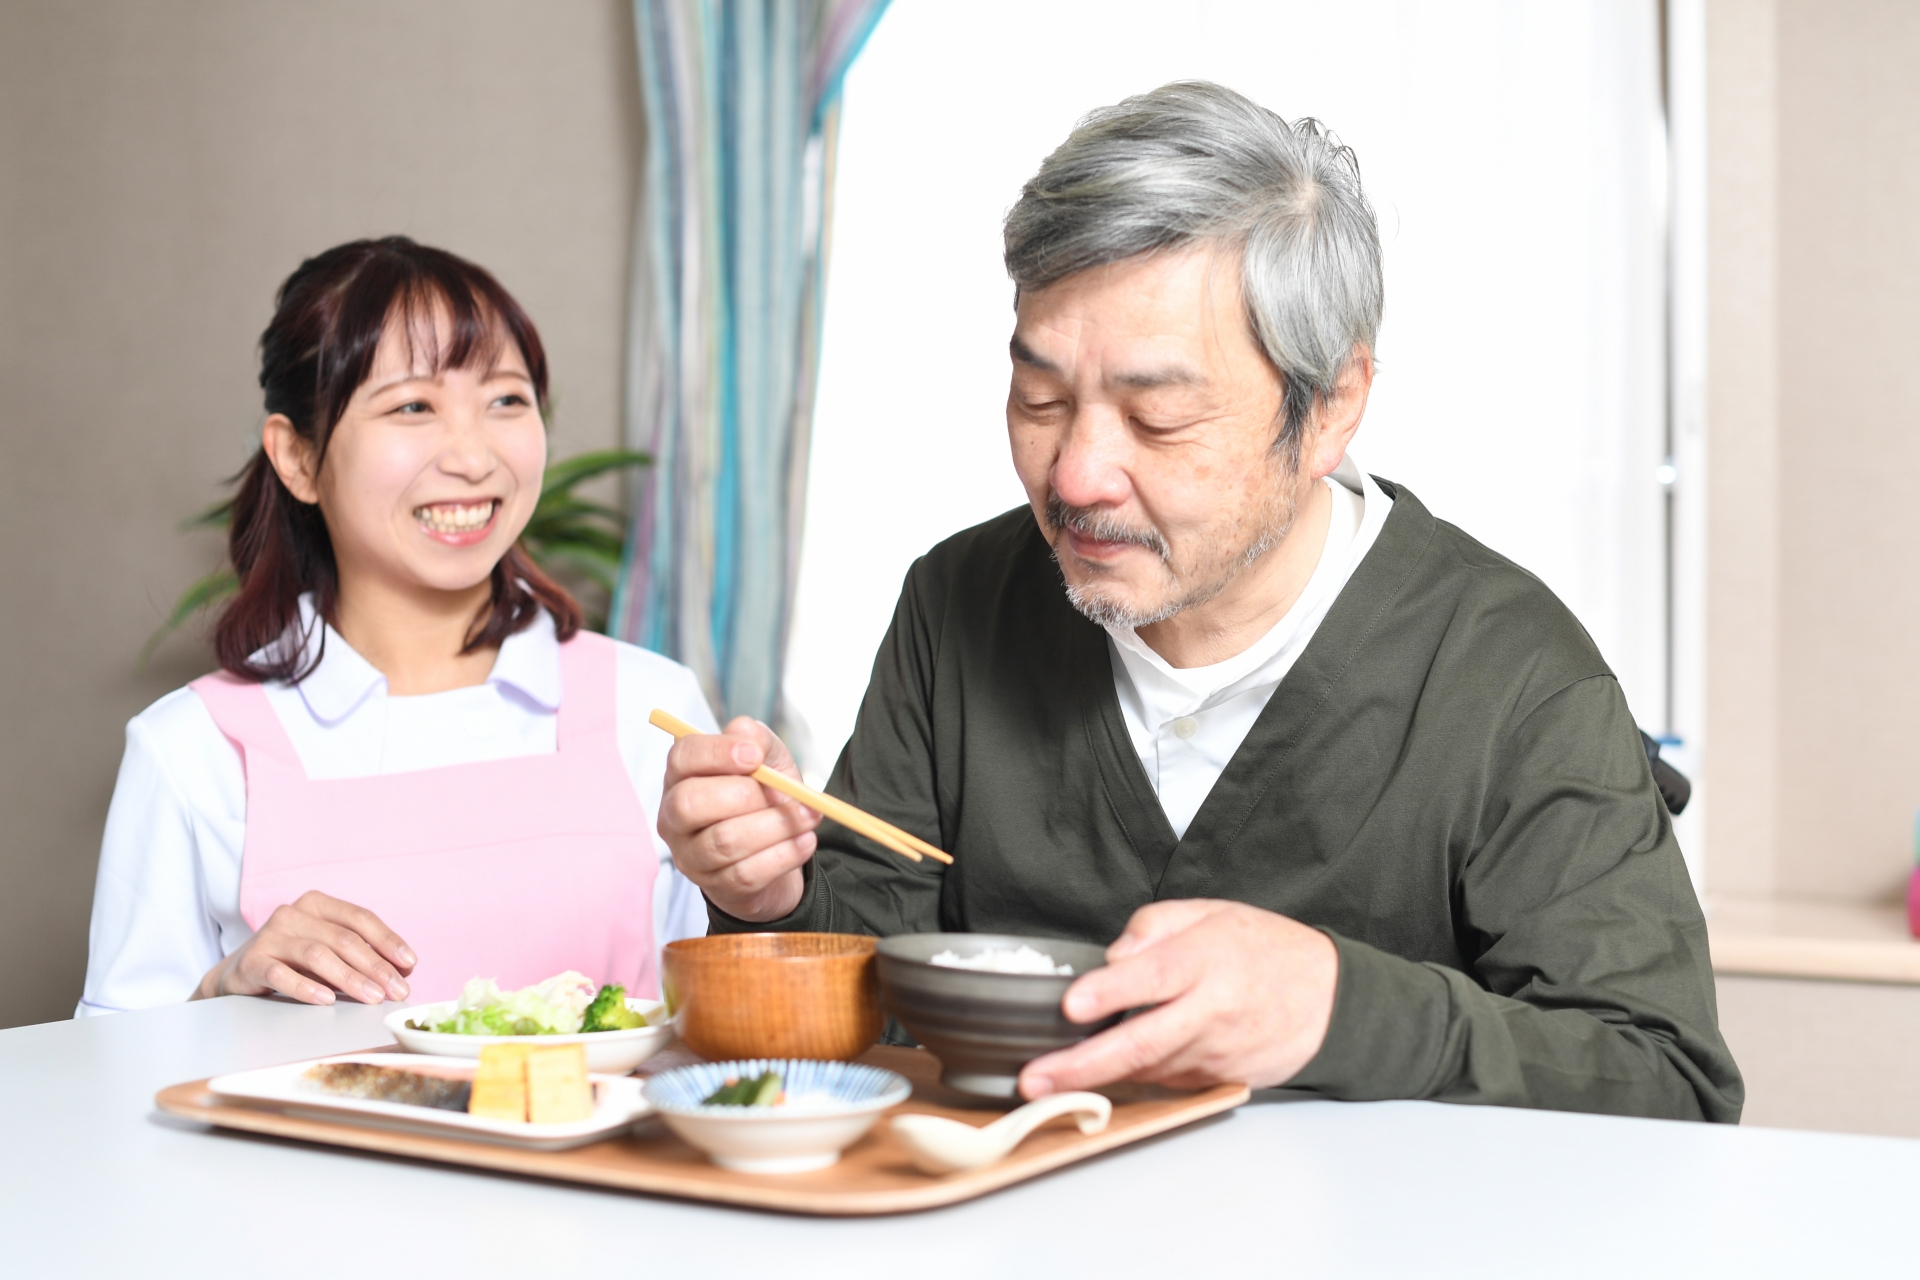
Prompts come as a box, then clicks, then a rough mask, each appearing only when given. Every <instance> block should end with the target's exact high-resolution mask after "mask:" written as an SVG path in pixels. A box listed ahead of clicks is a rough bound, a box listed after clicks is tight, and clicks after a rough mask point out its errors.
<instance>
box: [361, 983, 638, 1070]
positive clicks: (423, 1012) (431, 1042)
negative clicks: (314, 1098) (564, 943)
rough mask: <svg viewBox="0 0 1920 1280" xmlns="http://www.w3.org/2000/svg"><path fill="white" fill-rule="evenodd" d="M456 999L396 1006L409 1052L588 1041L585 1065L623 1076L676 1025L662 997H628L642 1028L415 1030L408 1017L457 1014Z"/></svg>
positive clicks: (399, 1033) (462, 1052)
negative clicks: (514, 1032)
mask: <svg viewBox="0 0 1920 1280" xmlns="http://www.w3.org/2000/svg"><path fill="white" fill-rule="evenodd" d="M457 1004H459V1001H457V1000H442V1001H441V1002H440V1003H439V1004H417V1005H414V1006H413V1007H412V1008H411V1009H397V1010H395V1011H394V1012H392V1013H390V1014H388V1015H387V1017H386V1026H387V1030H388V1031H391V1032H392V1033H393V1038H394V1039H395V1040H398V1041H399V1042H400V1047H401V1048H402V1049H405V1050H406V1051H407V1052H408V1053H430V1054H436V1055H438V1056H440V1057H443V1058H477V1057H479V1056H480V1049H481V1047H482V1046H484V1045H490V1044H583V1045H585V1046H587V1070H589V1071H604V1072H606V1073H607V1074H608V1075H616V1076H623V1075H626V1074H627V1073H628V1072H629V1071H632V1070H633V1069H634V1068H635V1067H637V1066H639V1065H640V1064H641V1063H643V1062H645V1061H646V1060H647V1059H648V1058H651V1057H652V1056H653V1055H654V1054H656V1053H658V1052H660V1051H661V1050H662V1049H664V1048H666V1047H667V1046H668V1045H669V1044H672V1043H673V1024H672V1023H671V1022H669V1021H667V1006H665V1005H663V1004H661V1003H660V1002H659V1001H658V1000H640V999H636V998H635V997H633V996H628V997H627V1008H629V1009H631V1010H633V1011H634V1012H635V1013H637V1014H639V1015H641V1016H642V1017H644V1018H645V1019H646V1020H647V1025H646V1026H644V1027H635V1028H633V1029H632V1030H631V1031H583V1032H581V1033H579V1034H578V1035H571V1036H462V1035H455V1034H453V1033H451V1032H440V1031H414V1030H412V1029H410V1028H409V1027H408V1026H407V1023H409V1022H427V1023H433V1022H438V1021H440V1020H441V1019H442V1018H447V1017H451V1016H452V1015H453V1009H454V1006H455V1005H457Z"/></svg>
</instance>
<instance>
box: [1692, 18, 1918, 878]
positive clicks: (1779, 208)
mask: <svg viewBox="0 0 1920 1280" xmlns="http://www.w3.org/2000/svg"><path fill="white" fill-rule="evenodd" d="M1708 50H1709V53H1708V61H1709V65H1708V68H1707V72H1708V75H1707V82H1708V89H1707V92H1708V98H1709V102H1708V144H1709V155H1710V157H1711V158H1710V161H1709V163H1710V172H1709V210H1708V220H1709V225H1708V244H1709V249H1708V252H1709V267H1708V271H1709V283H1708V289H1709V313H1710V314H1709V321H1708V325H1709V353H1708V360H1709V369H1708V416H1709V428H1708V429H1709V433H1710V434H1709V459H1708V470H1709V486H1710V487H1709V498H1708V517H1707V518H1708V575H1709V582H1710V587H1709V598H1708V602H1707V608H1708V619H1707V646H1708V655H1709V656H1708V717H1709V719H1708V745H1707V750H1708V758H1707V764H1706V769H1707V774H1708V780H1709V782H1710V793H1711V797H1712V799H1711V805H1712V809H1711V814H1710V823H1711V832H1710V844H1709V863H1708V868H1707V882H1708V886H1709V889H1710V891H1711V892H1713V893H1716V894H1735V895H1742V896H1745V895H1784V896H1795V897H1824V898H1840V899H1852V900H1869V899H1883V898H1887V897H1890V896H1891V895H1893V894H1894V893H1895V892H1897V891H1898V889H1899V887H1900V886H1901V884H1902V883H1903V882H1904V879H1905V875H1906V872H1907V869H1908V867H1909V866H1910V865H1911V856H1912V854H1911V840H1912V827H1913V817H1914V811H1915V809H1916V807H1920V643H1916V640H1917V639H1920V499H1917V498H1916V495H1915V490H1914V477H1915V475H1916V474H1917V473H1920V357H1916V352H1920V218H1917V217H1916V216H1915V210H1916V209H1920V75H1916V74H1915V71H1914V68H1915V67H1916V66H1920V5H1916V4H1913V3H1911V2H1910V0H1710V3H1709V5H1708Z"/></svg>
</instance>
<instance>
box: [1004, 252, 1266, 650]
mask: <svg viewBox="0 0 1920 1280" xmlns="http://www.w3.org/2000/svg"><path fill="white" fill-rule="evenodd" d="M1010 346H1011V350H1012V354H1013V386H1012V389H1011V391H1010V392H1009V394H1008V396H1007V432H1008V434H1009V436H1010V437H1011V439H1012V443H1013V465H1014V468H1015V470H1017V471H1018V472H1019V473H1020V480H1021V483H1022V484H1024V485H1025V486H1026V489H1027V500H1028V501H1029V502H1030V503H1031V504H1032V506H1033V514H1034V517H1035V518H1036V519H1037V520H1038V521H1039V522H1040V528H1041V531H1042V532H1043V533H1045V534H1046V536H1047V540H1048V541H1049V542H1050V543H1051V544H1052V545H1053V550H1054V555H1055V557H1056V558H1057V559H1058V560H1059V562H1060V569H1061V572H1062V574H1063V575H1064V576H1065V577H1066V581H1067V590H1068V594H1069V595H1070V596H1071V597H1072V599H1073V602H1074V605H1075V606H1076V607H1077V608H1079V609H1080V611H1081V612H1082V613H1084V614H1086V615H1087V616H1088V617H1090V618H1092V619H1093V620H1094V621H1096V622H1101V623H1106V624H1109V625H1121V626H1134V627H1144V626H1148V625H1150V624H1152V623H1154V622H1159V621H1163V620H1164V619H1166V618H1169V617H1171V616H1173V615H1174V614H1175V613H1178V612H1179V611H1180V610H1182V609H1184V608H1187V607H1189V606H1192V605H1198V604H1202V603H1204V602H1206V601H1208V600H1210V599H1212V598H1213V597H1215V596H1217V595H1219V594H1220V593H1221V592H1222V591H1224V590H1226V589H1227V588H1228V587H1229V586H1230V585H1231V584H1232V583H1233V581H1234V579H1235V578H1236V577H1237V576H1238V575H1239V574H1240V573H1241V572H1242V571H1243V570H1244V569H1245V568H1247V567H1248V566H1250V565H1251V564H1252V563H1253V562H1255V561H1256V560H1258V559H1259V558H1260V556H1261V555H1263V554H1264V553H1265V552H1266V551H1268V550H1270V549H1271V548H1272V547H1274V546H1275V545H1277V544H1278V543H1279V541H1280V540H1281V539H1282V538H1283V537H1285V535H1286V532H1287V529H1288V526H1289V524H1290V523H1291V520H1292V517H1293V512H1294V509H1295V506H1296V504H1297V501H1298V498H1299V491H1300V489H1301V488H1302V485H1301V484H1300V483H1299V481H1298V476H1297V475H1296V474H1295V472H1294V470H1293V469H1292V468H1290V467H1289V465H1288V463H1287V461H1286V459H1285V457H1284V456H1283V453H1282V452H1281V451H1276V450H1275V449H1274V447H1273V445H1274V441H1275V439H1276V438H1277V437H1278V434H1279V430H1280V422H1281V416H1280V415H1281V400H1280V397H1281V382H1280V375H1279V373H1278V372H1277V371H1276V370H1275V369H1274V367H1273V365H1272V364H1271V363H1270V362H1269V361H1268V360H1267V358H1266V356H1265V354H1264V353H1263V352H1262V351H1261V350H1260V347H1259V346H1258V344H1257V343H1256V341H1255V339H1254V336H1253V333H1252V330H1251V329H1250V328H1249V327H1248V325H1247V321H1246V316H1245V312H1244V309H1243V307H1242V304H1241V299H1240V282H1239V262H1238V255H1237V254H1236V253H1233V252H1231V251H1226V252H1218V251H1216V249H1215V248H1214V247H1213V246H1211V245H1207V244H1201V245H1197V246H1193V247H1190V248H1187V249H1184V250H1180V251H1177V252H1167V253H1156V254H1146V255H1142V256H1140V257H1137V258H1130V259H1128V260H1126V261H1124V262H1118V263H1114V264H1112V265H1110V266H1106V267H1098V268H1095V269H1093V270H1089V271H1083V272H1081V273H1080V274H1078V275H1073V276H1069V277H1067V278H1066V279H1064V280H1061V281H1058V282H1056V283H1054V284H1052V285H1049V286H1048V287H1047V288H1045V289H1039V290H1034V291H1030V292H1027V293H1024V294H1022V296H1021V298H1020V308H1019V313H1018V319H1017V320H1016V322H1015V324H1014V331H1013V341H1012V343H1011V344H1010Z"/></svg>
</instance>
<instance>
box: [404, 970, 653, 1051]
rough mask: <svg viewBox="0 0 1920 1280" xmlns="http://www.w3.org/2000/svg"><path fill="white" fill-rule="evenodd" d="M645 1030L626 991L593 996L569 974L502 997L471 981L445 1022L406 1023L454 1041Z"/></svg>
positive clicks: (609, 989)
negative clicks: (451, 1036)
mask: <svg viewBox="0 0 1920 1280" xmlns="http://www.w3.org/2000/svg"><path fill="white" fill-rule="evenodd" d="M646 1025H647V1020H646V1019H645V1018H644V1017H642V1016H641V1015H640V1014H638V1013H635V1012H634V1011H633V1010H632V1009H629V1008H628V1007H627V989H626V988H625V987H623V986H619V985H617V984H615V983H608V984H607V985H605V986H602V987H600V988H599V989H598V990H597V991H596V990H595V989H594V982H593V979H591V978H589V977H587V975H586V974H584V973H575V972H573V971H572V970H571V969H570V970H568V971H567V972H565V973H562V974H556V975H555V976H553V977H551V978H548V979H547V980H546V981H545V982H536V983H534V984H533V985H532V986H530V987H522V988H520V990H518V991H502V990H501V989H500V985H499V984H498V983H496V982H495V981H494V980H493V979H492V978H475V979H473V981H471V982H469V983H467V985H466V989H465V990H464V991H462V992H461V993H460V999H459V1001H458V1002H456V1003H455V1005H454V1008H453V1013H452V1014H451V1015H449V1016H448V1017H445V1018H442V1019H440V1020H439V1021H437V1022H427V1021H416V1022H409V1023H407V1026H408V1028H409V1029H411V1030H414V1031H438V1032H443V1033H446V1034H450V1035H458V1036H570V1035H574V1034H577V1033H579V1032H582V1031H627V1030H631V1029H632V1028H634V1027H644V1026H646Z"/></svg>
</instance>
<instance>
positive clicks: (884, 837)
mask: <svg viewBox="0 0 1920 1280" xmlns="http://www.w3.org/2000/svg"><path fill="white" fill-rule="evenodd" d="M647 723H649V724H651V725H653V726H654V727H655V728H656V729H665V730H666V731H667V732H668V733H670V734H672V735H673V736H674V737H675V738H684V737H686V736H688V735H689V734H696V733H699V732H700V731H699V730H698V729H696V728H694V727H693V726H692V725H690V724H688V723H687V722H686V721H685V720H682V719H679V718H678V717H677V716H672V715H669V714H668V713H666V712H665V711H661V710H659V709H658V708H655V709H654V713H653V714H652V715H650V716H648V717H647ZM752 776H753V780H754V781H755V782H759V783H763V784H765V785H766V786H769V787H772V788H773V789H774V790H775V791H778V792H780V793H782V794H783V795H788V796H791V797H793V798H794V799H795V800H798V801H799V802H800V803H801V804H803V805H805V806H807V808H809V809H812V810H813V811H814V812H816V813H823V814H825V815H826V816H827V817H829V818H832V819H833V820H834V821H835V822H837V823H839V824H840V825H841V826H843V827H845V828H847V829H848V830H849V831H857V832H859V833H860V834H861V835H863V836H865V837H866V838H867V839H869V840H871V841H873V842H874V843H875V844H880V845H885V846H886V847H887V848H889V849H891V850H893V851H894V852H895V853H897V854H899V855H900V856H901V857H903V858H911V859H913V860H914V861H915V862H918V861H920V859H921V857H922V855H924V856H926V857H929V858H932V859H933V860H934V861H936V862H944V863H947V864H948V865H951V864H952V863H953V855H952V854H950V853H946V852H943V851H942V850H940V849H937V848H935V847H934V846H933V845H930V844H928V843H927V842H926V841H925V840H922V839H921V838H920V837H919V836H916V835H914V834H912V833H911V832H907V831H902V830H901V829H900V828H898V827H896V826H894V825H893V824H892V823H891V822H884V821H882V820H881V819H879V818H876V817H874V816H873V815H872V814H870V813H868V812H867V811H866V810H865V809H856V808H855V807H854V806H852V805H850V804H848V803H847V802H846V801H845V800H839V799H835V798H834V797H833V796H830V795H826V794H824V793H822V792H819V791H815V790H814V789H813V788H812V787H809V786H807V785H805V784H804V783H799V782H795V781H794V780H793V779H792V778H789V777H788V776H787V775H786V774H784V773H776V772H774V771H773V770H772V769H769V768H767V766H765V765H761V766H760V767H759V768H758V769H755V770H754V771H753V775H752Z"/></svg>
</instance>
